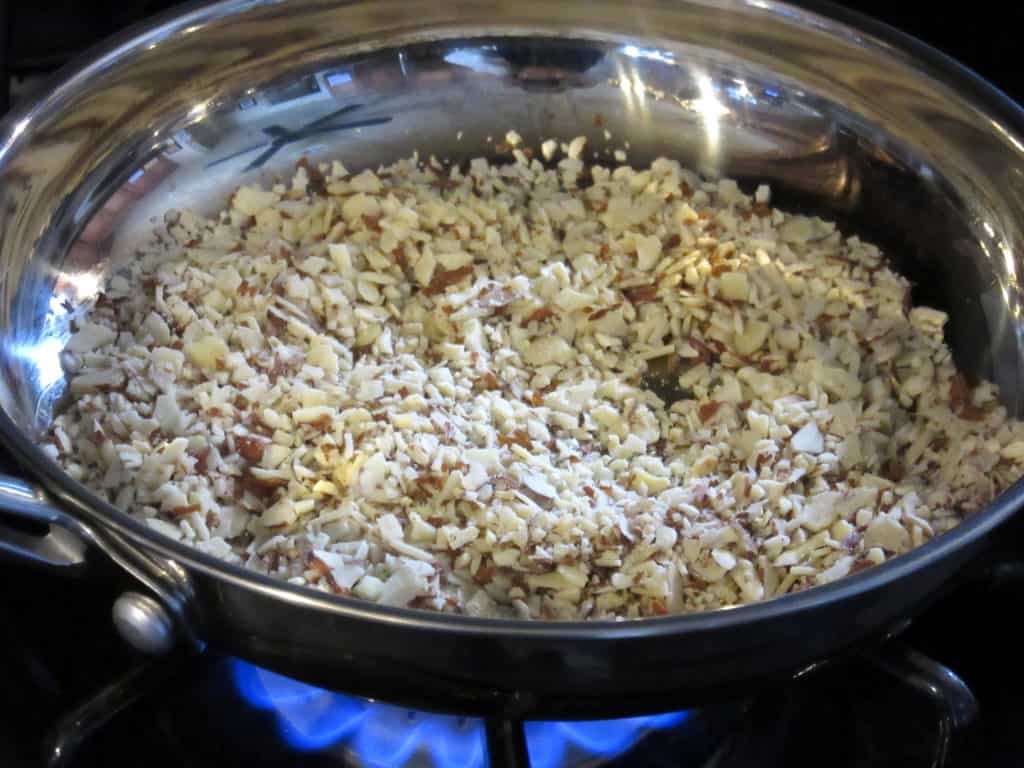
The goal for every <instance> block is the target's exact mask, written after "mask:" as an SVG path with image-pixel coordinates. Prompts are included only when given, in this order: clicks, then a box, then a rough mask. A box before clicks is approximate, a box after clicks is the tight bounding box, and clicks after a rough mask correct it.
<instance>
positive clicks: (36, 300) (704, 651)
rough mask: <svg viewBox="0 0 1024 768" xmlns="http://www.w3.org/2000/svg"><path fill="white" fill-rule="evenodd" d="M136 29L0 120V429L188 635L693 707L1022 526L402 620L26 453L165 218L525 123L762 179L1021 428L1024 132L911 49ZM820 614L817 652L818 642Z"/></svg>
mask: <svg viewBox="0 0 1024 768" xmlns="http://www.w3.org/2000/svg"><path fill="white" fill-rule="evenodd" d="M131 34H132V35H133V36H132V37H125V38H121V39H119V40H116V41H114V42H112V43H111V44H110V45H109V46H108V47H107V48H106V49H104V50H102V51H99V52H98V53H96V54H95V55H94V58H92V59H91V60H89V61H87V62H84V63H83V64H82V65H81V66H80V68H79V69H77V70H75V71H72V72H67V73H65V74H64V76H63V78H64V79H63V80H61V81H60V82H58V83H55V85H54V87H53V89H52V90H51V92H50V93H49V95H48V96H46V97H45V98H44V99H43V100H42V101H40V102H39V103H37V104H35V105H31V106H29V107H28V108H26V109H24V110H23V111H21V112H17V113H14V114H13V115H10V116H9V117H8V118H7V119H6V120H5V121H4V122H3V123H0V234H2V237H0V263H2V264H3V273H2V275H0V406H2V410H3V414H2V415H0V434H2V436H3V438H4V439H5V440H6V441H8V442H9V443H10V444H11V445H12V447H13V449H14V450H15V452H16V453H17V454H18V456H19V457H20V459H21V460H22V461H23V462H24V463H25V465H26V469H27V471H29V472H30V473H31V474H32V475H34V477H35V478H37V479H38V480H39V481H40V482H41V483H42V484H43V486H44V487H46V489H47V491H48V492H49V493H50V494H51V495H52V497H53V498H55V499H57V500H58V503H59V505H60V508H61V510H63V514H65V515H66V516H68V517H71V518H73V519H74V520H76V521H79V522H80V523H81V524H82V525H87V526H90V527H91V529H94V530H96V531H102V533H103V538H104V541H108V542H109V541H116V542H117V546H115V547H114V549H115V550H116V551H118V552H119V553H120V554H121V555H124V552H122V551H121V545H124V547H125V549H126V550H129V551H131V550H135V551H137V552H145V553H146V554H145V555H144V558H145V559H146V561H147V563H148V565H147V567H146V569H143V571H144V573H146V574H147V578H149V583H150V588H151V589H153V585H157V586H158V587H159V590H162V592H160V591H157V590H153V591H154V593H155V594H161V601H162V602H164V604H165V606H166V605H167V604H168V602H167V597H166V596H172V597H171V598H170V599H171V600H172V602H173V601H177V604H180V605H186V606H187V607H188V610H189V611H194V613H195V615H196V616H197V618H195V619H190V622H189V626H196V627H198V628H199V629H198V630H197V632H199V633H200V634H202V635H203V636H204V637H206V638H208V639H210V640H211V642H216V643H218V644H220V645H221V646H223V647H225V648H227V649H230V650H232V651H234V652H236V653H240V654H243V655H247V656H250V657H254V658H259V659H260V660H261V661H263V662H265V663H269V664H271V665H272V666H275V667H276V668H278V669H281V670H282V671H286V672H291V673H293V674H299V675H302V676H304V677H306V678H307V679H315V680H318V681H325V682H331V681H333V682H334V683H335V684H337V685H344V686H346V687H347V688H348V689H355V688H359V687H363V688H366V689H367V690H369V692H371V693H372V692H374V690H373V689H376V691H377V692H379V691H380V687H381V685H382V681H384V682H383V685H384V687H385V688H387V687H389V686H390V687H391V688H394V689H395V691H396V692H399V693H401V692H402V691H405V690H406V689H409V690H408V691H407V692H410V693H412V694H415V690H412V689H415V688H416V687H417V685H419V684H423V683H425V682H429V683H430V684H431V685H434V686H435V687H436V686H438V685H442V686H447V687H448V689H450V691H451V696H452V698H453V700H454V699H456V698H458V699H459V700H460V701H461V702H462V703H463V704H466V702H471V703H473V704H474V706H479V707H480V708H485V705H486V702H487V701H490V699H488V696H490V695H491V694H492V693H493V692H494V691H499V692H502V695H503V696H504V697H505V698H516V697H518V698H517V700H518V701H521V702H522V701H525V702H527V703H526V704H522V706H523V707H524V708H529V707H530V706H540V703H541V702H543V701H544V700H554V699H556V698H557V697H558V696H560V695H564V696H565V697H571V696H572V695H576V696H577V700H578V701H581V702H586V701H592V702H596V701H598V700H600V699H601V694H602V693H603V692H604V691H606V690H616V691H617V692H618V693H620V694H622V695H623V696H625V695H626V694H629V693H636V694H638V695H639V694H642V693H644V692H647V693H649V692H650V691H652V690H664V689H665V688H667V687H670V686H677V687H680V688H687V687H689V688H691V689H694V690H696V689H699V688H701V687H702V686H704V687H709V686H713V685H714V684H716V683H721V681H722V680H723V679H724V678H726V677H738V676H742V675H744V674H745V675H748V676H749V675H752V674H754V673H758V674H760V673H765V674H768V673H775V672H779V671H781V670H783V669H787V668H796V667H799V666H801V665H805V664H807V663H809V662H811V661H813V660H814V659H815V658H819V657H821V656H823V655H826V654H827V653H829V652H830V651H831V650H833V649H835V648H836V647H837V646H839V645H843V644H847V643H850V642H853V641H854V640H856V639H857V638H858V637H862V636H864V635H865V634H867V633H869V632H872V631H875V630H878V629H881V628H883V627H885V626H889V625H891V624H892V623H893V622H895V621H896V620H898V619H900V618H903V617H905V616H906V615H907V614H908V613H910V612H912V611H913V610H914V609H915V608H916V607H918V606H919V605H920V604H921V603H922V602H923V601H924V600H925V599H926V598H927V596H928V595H929V594H930V593H932V592H934V590H935V589H937V588H938V587H940V586H941V585H942V584H943V583H944V582H945V581H946V580H948V579H950V578H952V577H953V576H954V575H955V573H956V569H957V568H958V567H959V566H961V565H962V564H963V563H964V562H965V561H966V559H967V558H968V557H969V556H970V555H972V554H974V553H976V552H977V550H978V548H979V547H980V545H981V544H982V542H983V539H984V537H985V536H987V535H988V534H989V533H991V531H992V530H993V529H994V528H995V527H996V526H997V525H998V523H999V522H1001V521H1002V520H1003V519H1005V518H1006V517H1007V516H1008V515H1010V514H1012V512H1014V511H1015V509H1016V508H1017V507H1018V506H1019V503H1020V500H1021V498H1020V497H1021V494H1022V492H1024V490H1022V488H1021V486H1020V484H1018V485H1017V486H1015V487H1014V488H1013V489H1011V490H1010V491H1008V492H1007V493H1005V494H1003V496H1002V497H1000V499H998V500H996V502H995V503H993V504H992V505H991V507H990V508H989V509H988V510H986V511H985V512H984V513H982V514H979V515H976V516H974V517H973V518H972V519H971V520H969V521H968V522H966V523H965V524H964V525H962V526H960V527H959V528H958V529H957V530H956V531H954V532H953V533H951V534H947V535H945V536H943V537H940V538H939V539H937V540H936V541H934V542H932V543H931V544H929V545H927V546H925V547H923V548H921V549H920V550H917V551H916V552H914V553H912V554H910V555H907V556H904V557H900V558H896V559H894V560H893V561H891V562H890V563H888V564H886V565H885V566H882V567H880V568H877V569H871V570H869V571H868V572H865V573H864V574H861V575H858V576H856V577H854V578H850V579H847V580H843V581H841V582H839V583H837V584H835V585H830V586H827V587H822V588H816V589H814V590H810V591H808V592H806V593H801V594H797V595H792V596H788V597H785V598H782V599H780V600H775V601H771V602H768V603H765V604H761V605H754V606H746V607H742V608H739V609H736V610H733V611H726V612H718V613H714V614H703V615H695V616H686V617H673V618H665V619H657V620H646V621H642V622H634V623H624V624H607V623H600V624H570V623H565V624H559V625H551V624H547V625H538V624H524V623H521V622H512V621H510V622H505V623H500V624H499V623H493V622H485V621H479V620H474V619H471V618H468V617H451V616H439V615H431V614H427V613H419V612H415V611H409V610H399V609H388V608H383V607H378V606H374V605H369V604H365V603H359V602H356V601H352V600H348V599H345V598H337V597H333V596H329V595H325V594H322V593H314V592H312V591H306V590H303V589H302V588H298V587H294V586H292V585H287V584H282V583H279V582H274V581H270V580H269V579H266V578H263V577H259V576H255V575H253V574H251V573H246V572H244V571H242V570H240V569H238V568H234V567H230V566H225V565H223V564H222V563H219V562H215V561H213V560H211V559H210V558H208V557H206V556H203V555H200V554H198V553H196V552H193V551H191V550H189V549H187V548H186V547H184V546H183V545H179V544H177V543H174V542H170V541H168V540H164V539H161V538H159V537H158V536H157V535H156V534H154V533H153V532H151V531H149V530H147V529H146V528H144V527H143V526H142V525H140V524H139V523H138V521H136V520H134V519H133V518H132V517H130V515H128V514H124V513H122V512H118V511H116V510H114V509H113V508H112V507H110V506H109V505H108V504H107V503H105V502H104V501H102V500H100V499H98V498H96V497H95V496H94V495H92V494H91V493H89V492H88V491H86V490H85V489H84V488H82V487H81V486H80V485H79V484H77V483H75V482H74V481H72V480H71V479H70V478H68V477H67V476H66V475H65V474H64V473H63V472H62V471H61V470H60V469H59V468H58V467H57V466H56V465H54V464H53V463H52V462H51V461H50V460H49V459H47V458H46V457H45V455H44V454H43V453H42V452H41V451H40V450H39V449H38V447H37V446H36V445H35V442H34V441H36V440H38V439H40V435H41V433H42V431H43V429H44V428H45V426H46V424H47V422H48V420H49V418H50V414H51V413H52V409H53V406H54V403H55V402H56V401H57V400H58V399H59V397H60V396H61V394H62V391H63V384H64V381H63V375H62V372H61V370H60V365H59V358H58V354H59V351H60V348H61V346H62V344H63V342H64V340H65V339H66V338H67V335H68V329H69V324H70V322H71V320H72V318H74V317H75V316H76V315H77V314H78V313H79V312H80V311H81V310H82V309H83V307H84V306H86V305H87V304H88V303H89V301H90V300H91V299H92V298H93V297H94V296H95V295H96V293H97V291H99V290H100V288H101V287H102V285H103V282H104V280H105V279H106V278H107V277H109V276H110V275H111V274H113V273H114V272H115V271H116V270H117V269H118V268H119V266H120V265H122V264H123V263H124V262H125V261H126V260H127V259H130V258H131V256H132V253H133V250H134V248H135V247H136V246H137V245H138V244H139V243H140V242H141V241H143V240H145V239H147V238H148V237H150V236H151V235H152V232H153V230H154V228H159V225H160V221H161V217H162V215H163V213H164V212H165V211H166V210H167V209H168V208H171V207H175V208H182V207H193V208H197V209H201V210H204V211H214V210H217V209H218V208H220V207H222V206H223V204H224V202H225V199H226V196H227V195H228V193H229V192H230V191H231V190H232V189H233V188H234V187H235V186H236V185H237V184H239V183H240V182H242V181H244V180H251V179H257V178H258V179H264V180H270V179H273V178H274V177H275V176H277V175H279V174H280V175H285V174H290V172H291V169H292V168H293V166H294V163H295V162H296V161H297V160H298V159H299V158H300V157H302V156H306V157H309V158H310V159H313V160H319V159H321V158H328V157H337V158H340V159H342V160H343V161H344V162H345V164H346V165H347V166H348V167H349V168H350V169H352V170H358V169H360V168H362V167H367V166H373V165H376V164H377V163H380V162H383V161H386V160H390V159H394V158H395V157H398V156H404V155H408V154H409V153H410V152H412V151H413V150H419V151H420V153H421V154H427V153H434V154H436V155H437V156H438V157H440V158H443V159H446V160H450V161H452V162H458V161H460V160H463V159H465V158H468V157H471V156H474V155H478V154H481V153H484V154H486V153H488V152H490V151H491V150H490V148H491V147H492V146H493V141H494V140H498V139H499V137H501V136H503V135H504V133H505V131H506V130H508V129H509V128H515V129H516V130H517V131H518V132H519V133H520V134H522V135H523V137H524V138H525V139H526V140H527V141H528V142H531V143H536V142H537V141H539V140H540V139H542V138H546V137H555V138H561V139H567V138H570V137H572V136H574V135H577V134H580V133H583V134H586V135H587V136H588V137H589V143H588V147H589V149H590V150H596V151H597V152H598V159H599V160H606V159H607V158H608V152H609V151H610V150H612V149H614V148H617V147H619V146H621V145H622V144H623V143H624V142H627V141H628V142H629V154H630V161H631V162H632V163H634V164H642V163H645V162H646V161H647V160H649V159H651V158H652V157H654V156H655V155H658V154H666V155H670V156H672V157H675V158H677V159H679V160H680V161H682V162H684V163H689V164H691V165H693V166H695V167H696V168H697V169H699V170H700V171H702V172H703V173H706V174H708V175H709V176H714V175H717V174H727V175H730V176H733V177H736V178H738V179H740V180H741V182H744V181H745V182H747V183H750V182H753V181H755V180H756V181H767V182H770V183H771V184H772V185H773V188H774V190H775V195H774V202H776V203H777V204H779V205H781V206H785V207H791V208H801V209H805V210H808V211H811V212H815V213H820V214H822V215H826V216H829V217H832V218H835V219H837V220H838V221H839V222H840V224H841V226H842V227H844V228H845V229H846V230H848V231H852V232H857V233H860V234H862V235H863V236H865V237H867V238H870V239H872V240H874V241H876V242H878V243H879V244H881V245H883V247H885V248H886V249H887V250H888V252H889V253H890V255H891V256H892V257H893V259H894V260H895V262H896V263H897V265H898V266H899V267H900V268H901V269H902V270H903V271H904V272H905V273H907V274H908V275H909V276H910V277H911V278H912V279H913V280H915V282H916V283H917V287H916V289H915V299H916V300H917V301H920V302H926V303H929V304H932V305H937V306H941V307H944V308H946V309H948V310H949V311H950V312H951V315H952V320H951V323H950V326H949V329H948V339H949V341H950V343H951V345H952V346H953V348H954V352H955V355H956V357H957V359H958V361H959V363H960V365H961V366H962V367H964V368H966V369H967V370H969V371H970V372H971V373H973V374H975V375H979V376H985V377H989V378H992V379H994V380H995V381H996V382H997V383H998V384H999V385H1000V386H1001V387H1002V390H1003V395H1004V399H1005V402H1006V404H1007V406H1008V407H1009V408H1010V409H1011V410H1012V411H1013V412H1016V413H1022V412H1024V408H1022V406H1024V388H1022V386H1021V384H1022V372H1024V369H1022V364H1024V355H1022V338H1021V333H1020V314H1021V299H1022V292H1021V285H1020V281H1019V277H1018V270H1019V269H1020V265H1021V260H1020V253H1021V249H1022V247H1024V215H1022V213H1024V120H1022V116H1021V112H1020V110H1019V109H1018V108H1017V107H1016V106H1015V105H1014V104H1012V103H1011V102H1009V101H1008V100H1007V99H1005V97H1003V96H1002V95H1001V94H999V93H998V92H996V91H995V90H994V89H992V88H991V87H989V86H987V85H986V84H984V83H983V82H981V81H980V80H978V79H977V78H975V77H974V76H972V75H971V74H970V73H968V72H966V71H965V70H962V69H960V68H958V67H957V66H956V65H955V64H953V63H952V62H950V61H948V60H947V59H945V58H944V57H942V56H941V55H940V54H938V53H936V52H935V51H932V50H930V49H928V48H926V47H924V46H922V45H920V44H917V43H915V42H914V41H912V40H910V39H908V38H905V37H902V36H900V35H898V34H896V33H894V32H892V31H891V30H888V29H886V28H884V27H881V26H879V25H873V24H871V23H868V22H864V21H863V20H859V19H857V18H855V17H852V16H851V15H850V14H848V13H846V12H842V11H839V10H837V9H832V8H823V10H821V11H820V12H816V11H814V10H809V9H807V8H805V7H802V6H798V5H793V4H786V3H777V2H772V1H771V0H675V1H669V0H664V1H662V0H636V1H635V2H630V3H628V4H624V3H621V2H619V1H618V0H615V1H614V2H613V1H612V0H592V1H585V0H569V1H568V2H562V3H551V2H540V0H516V2H498V3H490V2H477V1H476V0H460V1H459V2H453V3H427V4H422V3H416V2H413V1H412V0H380V1H379V2H360V1H356V2H342V1H341V0H337V1H332V0H285V1H279V2H273V1H271V0H229V1H228V2H223V3H218V4H215V5H210V6H204V7H198V8H194V9H193V10H191V11H189V12H187V13H184V14H183V15H179V16H176V17H166V18H164V19H162V20H160V21H158V22H156V23H154V25H152V26H151V27H149V28H147V29H144V30H142V31H136V32H133V33H131ZM606 130H607V131H608V132H610V134H611V135H612V139H611V141H610V142H609V141H607V140H606V139H605V136H604V132H605V131H606ZM489 137H490V138H491V139H492V140H490V141H489ZM2 504H3V501H2V499H0V505H2ZM129 512H130V510H129ZM176 564H179V565H176ZM186 572H187V574H186ZM190 591H191V592H190ZM189 594H194V597H193V596H186V597H181V595H189ZM883 596H884V599H883ZM183 614H184V611H182V615H183ZM796 616H800V617H801V621H799V622H797V621H794V620H793V619H794V618H795V617H796ZM826 619H827V622H826ZM814 621H818V622H819V623H818V624H816V625H814V626H817V627H818V628H819V631H816V632H805V631H803V629H802V627H806V626H810V624H808V622H814ZM669 638H671V641H668V639H669ZM413 650H414V651H415V657H413V654H412V651H413ZM453 658H461V659H463V660H464V661H463V662H462V663H461V665H460V666H459V668H458V669H454V670H453V669H452V663H451V659H453ZM485 660H486V661H485ZM588 697H589V698H588Z"/></svg>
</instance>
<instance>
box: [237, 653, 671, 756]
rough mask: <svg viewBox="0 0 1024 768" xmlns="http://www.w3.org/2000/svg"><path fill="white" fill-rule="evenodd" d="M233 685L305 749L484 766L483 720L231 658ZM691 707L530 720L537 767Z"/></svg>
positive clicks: (621, 740) (627, 737) (633, 737)
mask: <svg viewBox="0 0 1024 768" xmlns="http://www.w3.org/2000/svg"><path fill="white" fill-rule="evenodd" d="M232 671H233V674H234V680H235V685H236V687H237V688H238V691H239V693H241V695H242V697H243V698H244V699H245V700H246V701H248V702H249V703H250V704H251V705H252V706H254V707H256V708H258V709H264V710H268V711H271V712H273V713H274V714H275V715H276V717H277V722H278V728H279V731H280V733H281V737H282V739H283V740H284V741H285V743H286V744H288V746H290V747H291V748H293V749H297V750H301V751H314V750H320V749H325V748H327V747H330V746H334V745H339V744H340V745H343V746H345V747H347V748H349V749H351V750H352V752H353V753H354V754H355V756H356V757H357V758H358V760H359V762H360V763H361V764H362V765H366V766H372V767H374V768H397V766H401V765H403V764H405V763H406V762H408V761H409V760H410V759H411V758H412V757H413V756H414V755H415V754H417V753H420V754H423V753H426V754H429V755H430V757H431V758H432V764H433V765H435V766H439V768H485V767H486V766H487V764H488V762H489V761H488V759H487V748H486V741H485V739H486V737H485V731H484V724H483V721H482V720H479V719H474V718H464V717H453V716H449V715H434V714H427V713H424V712H414V711H412V710H409V709H404V708H401V707H393V706H390V705H387V704H379V703H376V702H370V701H366V700H363V699H358V698H355V697H353V696H343V695H341V694H338V693H332V692H330V691H325V690H323V689H322V688H315V687H313V686H311V685H306V684H305V683H300V682H298V681H297V680H292V679H291V678H288V677H284V676H282V675H278V674H275V673H274V672H270V671H268V670H265V669H261V668H260V667H257V666H254V665H252V664H249V663H248V662H245V661H242V660H240V659H235V660H234V661H233V662H232ZM687 715H688V713H687V712H671V713H668V714H663V715H653V716H650V717H633V718H628V719H624V720H591V721H573V722H546V721H545V722H541V721H532V722H527V723H526V724H525V729H526V746H527V751H528V752H529V756H530V765H531V768H557V766H560V765H563V764H564V761H565V759H566V757H567V756H568V754H569V752H570V749H575V750H577V751H580V752H582V753H584V754H585V755H586V756H589V757H600V758H609V757H614V756H615V755H618V754H621V753H622V752H625V751H626V750H627V749H629V748H630V747H631V746H633V745H634V744H635V743H636V742H637V741H638V740H639V739H640V738H641V737H642V736H643V735H644V733H646V732H648V731H650V730H662V729H667V728H673V727H675V726H676V725H678V724H679V723H681V722H683V720H685V719H686V717H687Z"/></svg>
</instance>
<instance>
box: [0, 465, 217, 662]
mask: <svg viewBox="0 0 1024 768" xmlns="http://www.w3.org/2000/svg"><path fill="white" fill-rule="evenodd" d="M4 514H6V515H7V516H9V517H11V518H14V519H20V520H24V521H29V522H33V523H37V524H38V523H41V524H43V525H46V526H48V528H49V532H48V533H47V534H46V535H45V536H34V535H32V534H30V533H26V532H23V531H21V530H18V529H16V528H13V527H11V526H9V525H4V524H3V522H2V518H3V515H4ZM89 547H93V548H95V549H98V550H100V551H101V552H103V554H105V555H106V556H107V557H108V558H110V559H111V560H112V561H113V562H114V563H115V564H116V565H118V566H119V567H120V568H122V569H123V570H125V571H127V572H128V573H129V574H131V575H132V576H133V577H134V578H135V579H136V580H137V581H139V582H140V583H141V585H142V586H144V587H145V588H146V592H147V593H148V596H147V595H139V594H137V593H133V592H129V593H126V594H125V595H122V597H121V598H120V599H119V600H118V602H117V603H115V609H114V623H115V625H116V626H117V628H118V630H119V631H120V633H121V635H122V637H124V638H125V639H126V640H127V641H128V642H129V643H131V644H132V645H133V646H135V647H136V648H139V649H140V650H146V651H150V652H153V651H163V650H167V649H169V648H170V646H171V645H173V644H174V642H175V641H181V642H183V643H184V644H185V645H186V646H187V647H189V648H191V649H194V650H202V648H203V647H204V643H203V641H202V640H201V639H200V637H199V633H198V632H197V630H196V626H197V623H198V621H197V619H196V614H197V609H196V600H195V598H194V594H193V591H192V585H191V580H190V579H189V576H188V574H187V573H186V572H185V570H184V569H183V568H182V567H181V566H180V565H178V564H177V563H176V562H174V561H173V560H167V559H165V558H162V557H158V556H156V555H151V554H149V553H147V552H144V551H143V550H141V549H139V548H138V547H135V546H133V545H132V544H131V543H129V542H128V541H126V540H125V539H124V538H123V537H122V536H121V535H120V534H119V533H117V532H116V531H114V530H112V529H111V528H109V527H106V526H104V527H102V528H101V527H99V526H94V525H91V524H90V523H88V522H86V521H84V520H82V519H80V518H78V517H76V516H75V515H72V514H70V513H68V512H67V511H65V510H64V509H63V508H62V507H61V506H60V504H59V503H58V502H57V501H56V500H54V499H53V498H52V497H51V496H50V495H49V494H47V493H46V491H44V490H43V489H42V488H40V487H38V486H36V485H33V484H32V483H30V482H27V481H25V480H22V479H21V478H18V477H14V476H12V475H5V474H0V553H6V554H8V555H12V556H14V557H17V558H19V559H21V560H24V561H26V562H29V563H35V564H39V565H45V566H50V567H54V568H61V569H73V570H78V569H79V568H81V567H82V566H84V564H85V553H86V550H87V549H88V548H89ZM148 623H151V624H152V626H153V631H154V632H155V631H162V632H164V633H166V634H167V637H168V641H167V642H163V643H160V644H158V645H150V646H148V647H147V637H146V631H147V629H148V626H147V625H148ZM140 633H141V635H140ZM140 637H141V640H142V641H141V642H140Z"/></svg>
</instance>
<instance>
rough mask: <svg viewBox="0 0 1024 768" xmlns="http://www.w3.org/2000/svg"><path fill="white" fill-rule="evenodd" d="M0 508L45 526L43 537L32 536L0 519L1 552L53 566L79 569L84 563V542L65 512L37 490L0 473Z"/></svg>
mask: <svg viewBox="0 0 1024 768" xmlns="http://www.w3.org/2000/svg"><path fill="white" fill-rule="evenodd" d="M0 510H2V511H3V512H6V513H9V515H10V516H11V517H14V518H16V519H18V518H20V519H22V520H30V521H32V522H35V523H42V524H44V525H46V526H47V528H48V531H47V533H46V535H45V536H35V535H33V534H31V533H27V532H25V531H22V530H18V529H16V528H13V527H11V526H9V525H5V524H4V523H3V522H0V553H3V554H6V555H9V556H12V557H15V558H17V559H20V560H26V561H28V562H30V563H33V564H36V565H45V566H50V567H53V568H64V569H69V570H75V571H78V570H81V569H82V567H83V566H84V565H85V552H86V549H87V545H86V542H85V541H84V540H83V539H82V538H81V537H80V536H77V535H76V534H75V532H74V524H73V523H72V521H71V520H70V518H69V517H68V515H66V514H65V513H64V512H62V511H61V510H59V509H58V508H57V507H55V506H52V505H51V504H50V503H49V500H48V499H47V497H46V495H45V494H44V493H43V492H42V491H40V490H39V489H37V488H33V487H32V486H31V485H29V484H28V483H26V482H24V481H22V480H19V479H17V478H15V477H11V476H9V475H0Z"/></svg>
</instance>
